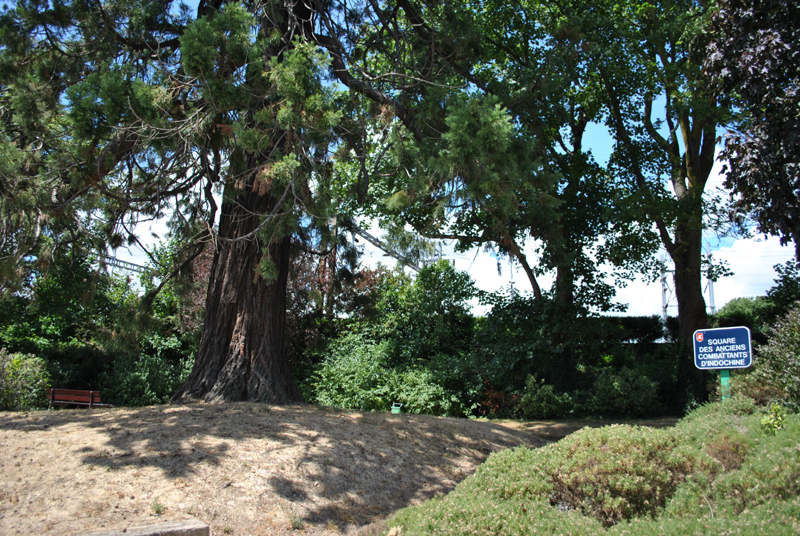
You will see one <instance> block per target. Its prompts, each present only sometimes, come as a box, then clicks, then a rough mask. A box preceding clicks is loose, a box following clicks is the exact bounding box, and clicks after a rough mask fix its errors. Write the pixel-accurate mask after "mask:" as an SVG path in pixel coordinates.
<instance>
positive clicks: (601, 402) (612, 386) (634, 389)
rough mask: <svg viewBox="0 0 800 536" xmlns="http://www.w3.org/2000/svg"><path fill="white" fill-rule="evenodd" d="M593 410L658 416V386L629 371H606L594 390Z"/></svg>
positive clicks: (599, 378) (592, 396)
mask: <svg viewBox="0 0 800 536" xmlns="http://www.w3.org/2000/svg"><path fill="white" fill-rule="evenodd" d="M589 410H590V412H592V413H598V414H614V415H626V416H631V417H642V416H645V415H650V414H653V413H657V412H658V410H659V404H658V384H657V383H656V382H654V381H651V380H650V378H648V377H647V376H645V375H643V374H641V373H639V372H637V371H635V370H632V369H629V368H628V367H622V369H620V370H619V371H616V370H613V369H602V370H601V371H600V374H599V375H598V377H597V379H596V380H595V383H594V388H593V389H592V394H591V400H590V402H589Z"/></svg>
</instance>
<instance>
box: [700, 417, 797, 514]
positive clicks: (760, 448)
mask: <svg viewBox="0 0 800 536" xmlns="http://www.w3.org/2000/svg"><path fill="white" fill-rule="evenodd" d="M713 495H714V497H715V498H716V500H717V501H719V502H723V503H729V504H730V505H731V506H732V507H733V509H734V513H740V512H743V511H744V510H746V509H747V508H750V507H751V506H754V505H760V504H775V502H779V501H788V500H797V499H798V496H799V495H800V416H798V415H787V416H786V418H785V421H784V425H783V428H782V429H780V430H778V431H777V433H775V434H772V433H771V432H769V433H767V434H766V435H762V437H760V438H758V441H757V443H755V444H754V447H753V449H752V452H751V455H749V456H747V458H746V459H745V461H744V463H743V464H742V466H741V468H740V469H739V470H738V471H734V472H730V473H726V474H725V475H723V476H721V477H720V478H718V479H717V480H716V481H715V482H714V484H713Z"/></svg>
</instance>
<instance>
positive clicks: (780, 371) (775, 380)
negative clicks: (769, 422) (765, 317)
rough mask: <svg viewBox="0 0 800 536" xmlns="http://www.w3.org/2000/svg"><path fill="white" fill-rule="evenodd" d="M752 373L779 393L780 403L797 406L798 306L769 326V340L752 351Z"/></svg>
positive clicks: (799, 365) (799, 401) (799, 377)
mask: <svg viewBox="0 0 800 536" xmlns="http://www.w3.org/2000/svg"><path fill="white" fill-rule="evenodd" d="M753 361H754V366H755V371H754V374H755V375H756V376H757V377H758V378H760V379H761V380H763V381H764V382H765V383H766V384H767V385H768V386H771V387H774V388H776V389H778V390H780V391H781V392H782V397H781V398H782V399H783V403H784V404H786V406H787V407H790V408H792V409H794V410H798V409H800V307H795V308H793V309H791V310H789V312H788V313H786V315H785V316H783V317H782V318H780V319H779V320H778V321H777V322H776V323H775V325H774V326H773V327H772V329H771V331H770V334H769V342H768V343H767V344H766V345H764V346H761V347H760V348H758V349H757V351H756V356H755V358H754V360H753Z"/></svg>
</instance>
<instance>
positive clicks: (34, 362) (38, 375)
mask: <svg viewBox="0 0 800 536" xmlns="http://www.w3.org/2000/svg"><path fill="white" fill-rule="evenodd" d="M48 387H50V376H49V374H48V372H47V366H46V363H45V362H44V360H43V359H41V358H39V357H35V356H33V355H24V354H19V353H11V354H10V353H8V352H7V351H6V349H5V348H0V408H2V409H10V410H26V409H36V408H39V409H40V408H44V407H47V392H46V389H47V388H48Z"/></svg>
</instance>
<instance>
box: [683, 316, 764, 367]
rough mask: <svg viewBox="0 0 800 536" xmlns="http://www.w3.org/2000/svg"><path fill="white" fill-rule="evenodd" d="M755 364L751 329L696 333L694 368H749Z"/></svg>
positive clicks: (714, 330)
mask: <svg viewBox="0 0 800 536" xmlns="http://www.w3.org/2000/svg"><path fill="white" fill-rule="evenodd" d="M752 364H753V346H752V344H750V329H749V328H747V327H745V326H739V327H735V328H715V329H699V330H697V331H695V332H694V366H695V367H697V368H699V369H701V370H719V369H734V368H747V367H749V366H750V365H752Z"/></svg>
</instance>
